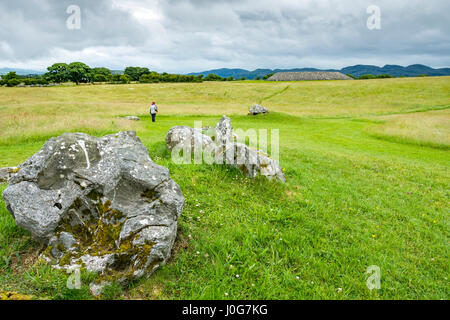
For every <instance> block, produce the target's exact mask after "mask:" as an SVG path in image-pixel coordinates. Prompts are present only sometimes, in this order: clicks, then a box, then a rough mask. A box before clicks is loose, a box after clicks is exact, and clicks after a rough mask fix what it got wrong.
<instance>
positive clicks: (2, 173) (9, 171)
mask: <svg viewBox="0 0 450 320" xmlns="http://www.w3.org/2000/svg"><path fill="white" fill-rule="evenodd" d="M18 170H19V169H18V168H16V167H11V168H8V167H6V168H0V183H7V182H8V181H9V180H10V179H11V178H12V176H13V175H14V174H15V173H16V172H17V171H18Z"/></svg>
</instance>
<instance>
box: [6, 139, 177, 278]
mask: <svg viewBox="0 0 450 320" xmlns="http://www.w3.org/2000/svg"><path fill="white" fill-rule="evenodd" d="M3 198H4V200H5V203H6V206H7V209H8V210H9V211H10V213H11V214H12V215H13V217H14V219H15V221H16V223H17V225H19V226H20V227H22V228H24V229H26V230H28V231H29V232H31V234H32V235H33V237H34V238H35V239H37V240H39V241H40V242H42V243H44V244H46V245H47V248H46V249H45V251H44V252H43V253H42V255H41V257H42V258H43V259H45V260H47V261H49V262H50V263H52V264H53V265H54V266H55V267H57V268H61V269H67V270H71V269H72V270H73V269H74V268H85V269H86V270H88V271H92V272H97V273H99V274H100V275H101V280H102V281H124V280H130V279H132V278H138V277H142V276H144V275H150V274H151V273H152V272H153V271H154V270H155V269H156V268H158V267H159V266H161V265H163V264H164V263H166V262H167V260H168V259H169V257H170V253H171V249H172V246H173V243H174V240H175V237H176V232H177V220H178V217H179V216H180V214H181V212H182V210H183V207H184V197H183V194H182V192H181V189H180V187H179V186H178V185H177V184H176V183H175V182H174V181H173V180H172V179H171V178H170V176H169V171H168V169H167V168H165V167H162V166H160V165H157V164H155V163H154V162H153V161H152V160H151V158H150V157H149V155H148V151H147V149H146V148H145V147H144V145H143V144H142V143H141V141H140V140H139V138H138V137H137V136H136V133H135V132H133V131H127V132H119V133H117V134H113V135H108V136H105V137H102V138H97V137H92V136H89V135H86V134H82V133H68V134H64V135H61V136H59V137H57V138H52V139H50V140H49V141H48V142H47V143H46V144H45V145H44V147H43V148H42V149H41V150H40V151H39V152H38V153H36V154H35V155H33V156H32V157H31V158H29V159H28V160H27V161H26V162H24V163H23V164H21V165H20V166H19V167H18V171H17V173H15V175H14V176H13V177H12V178H11V180H10V183H9V185H8V187H7V188H6V189H5V190H4V192H3Z"/></svg>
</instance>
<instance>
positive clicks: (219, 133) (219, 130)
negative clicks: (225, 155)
mask: <svg viewBox="0 0 450 320" xmlns="http://www.w3.org/2000/svg"><path fill="white" fill-rule="evenodd" d="M215 141H216V142H217V143H218V145H219V146H225V145H226V144H228V143H231V142H233V126H232V125H231V120H230V118H228V117H227V116H223V117H222V119H220V121H219V123H218V124H217V126H216V139H215Z"/></svg>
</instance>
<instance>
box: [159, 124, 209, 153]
mask: <svg viewBox="0 0 450 320" xmlns="http://www.w3.org/2000/svg"><path fill="white" fill-rule="evenodd" d="M208 130H209V129H208ZM202 131H203V129H202V130H195V129H194V128H190V127H187V126H178V127H173V128H172V129H170V130H169V132H168V133H167V136H166V145H167V148H168V149H169V150H172V149H173V148H175V147H176V146H182V145H185V144H187V145H188V146H189V145H191V146H192V148H194V146H195V145H197V146H202V148H203V150H206V149H207V148H211V150H214V149H215V147H216V145H215V143H214V141H213V140H212V138H211V137H209V136H207V135H204V134H203V133H202Z"/></svg>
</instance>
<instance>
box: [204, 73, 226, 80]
mask: <svg viewBox="0 0 450 320" xmlns="http://www.w3.org/2000/svg"><path fill="white" fill-rule="evenodd" d="M203 80H205V81H222V77H221V76H218V75H217V74H214V73H210V74H208V75H207V76H206V77H205V78H204V79H203Z"/></svg>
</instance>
